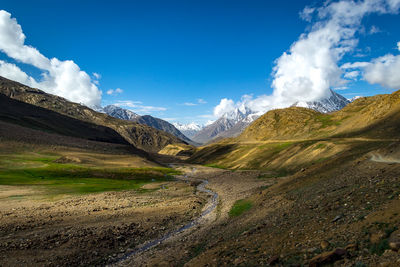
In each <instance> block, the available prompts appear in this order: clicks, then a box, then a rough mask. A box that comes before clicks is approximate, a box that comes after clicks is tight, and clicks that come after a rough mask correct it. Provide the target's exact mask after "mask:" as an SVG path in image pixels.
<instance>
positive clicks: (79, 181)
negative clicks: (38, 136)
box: [0, 153, 178, 195]
mask: <svg viewBox="0 0 400 267" xmlns="http://www.w3.org/2000/svg"><path fill="white" fill-rule="evenodd" d="M59 158H60V155H56V154H42V153H41V154H39V153H21V154H1V155H0V185H10V186H23V187H32V188H33V189H39V190H40V191H41V192H42V194H44V195H59V194H86V193H96V192H104V191H120V190H137V191H140V192H144V191H147V190H148V189H142V188H141V187H142V186H143V185H145V184H148V183H153V182H162V181H170V180H172V179H173V176H172V175H174V174H178V172H177V171H176V170H174V169H170V168H163V167H141V168H140V167H135V168H132V167H114V166H107V165H103V166H102V165H101V164H98V165H97V166H93V165H91V166H89V165H85V164H80V163H59V162H57V161H58V159H59Z"/></svg>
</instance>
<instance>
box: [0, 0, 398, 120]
mask: <svg viewBox="0 0 400 267" xmlns="http://www.w3.org/2000/svg"><path fill="white" fill-rule="evenodd" d="M318 5H319V1H255V0H253V1H252V0H250V1H232V0H229V1H215V0H214V1H204V0H203V1H194V0H193V1H151V0H149V1H89V0H86V1H15V0H13V1H7V0H6V1H4V0H3V1H2V2H1V5H0V9H3V10H5V11H7V12H9V13H10V14H11V17H12V18H16V20H17V21H18V24H19V25H21V27H22V31H23V33H24V34H25V36H26V39H25V44H26V45H29V46H33V47H35V48H37V49H38V50H39V51H40V53H41V54H43V55H44V56H46V57H47V58H53V57H56V58H58V59H59V60H60V61H65V60H73V61H74V63H76V64H77V65H78V66H79V68H80V69H81V70H82V71H85V72H86V73H87V74H88V75H90V76H91V77H92V78H93V73H98V74H100V75H101V78H99V79H97V80H98V82H97V83H96V84H97V87H98V89H99V90H101V91H102V92H103V93H102V96H101V103H102V105H107V104H114V103H120V104H122V103H125V107H128V108H130V109H132V110H133V111H135V112H137V113H139V114H151V115H154V116H157V117H160V118H165V119H168V120H170V121H179V122H182V123H189V122H192V121H195V122H198V123H205V122H206V121H207V120H210V119H215V116H214V115H213V109H214V107H215V106H217V105H218V104H219V103H220V101H221V99H223V98H228V99H232V100H233V101H234V102H236V101H240V99H241V97H242V96H243V95H246V94H250V95H253V96H254V97H255V98H256V97H257V96H259V95H264V94H265V95H270V94H271V93H272V91H273V89H272V88H271V82H272V81H273V79H274V77H272V76H271V73H272V70H273V67H274V66H275V65H276V63H275V60H276V59H278V58H279V57H280V56H281V55H282V53H283V52H285V51H288V49H289V48H290V47H291V45H292V44H293V43H294V42H296V41H297V40H298V38H299V36H300V35H301V34H302V33H307V32H310V31H311V26H312V25H313V23H314V22H313V21H312V22H307V21H305V20H303V19H301V18H300V16H299V13H300V12H301V11H302V10H303V9H304V8H305V7H306V6H318ZM398 22H399V16H398V15H394V14H384V15H377V14H372V15H368V16H365V17H364V18H363V19H362V23H361V26H360V28H359V30H358V31H357V33H356V34H355V36H356V38H357V40H358V45H357V46H356V47H355V48H353V51H351V52H349V53H346V55H344V56H343V57H342V58H341V59H340V60H339V63H338V64H339V65H341V64H342V63H345V62H355V61H363V62H366V61H371V60H372V59H373V58H377V57H381V56H384V55H386V54H388V53H391V54H394V55H395V56H396V55H397V54H398V50H397V47H396V43H397V42H398V41H400V29H399V27H398V25H399V23H398ZM360 29H361V30H360ZM373 29H375V30H373ZM0 59H2V60H5V61H7V62H10V63H13V64H18V66H19V67H20V68H21V69H22V70H23V71H24V72H26V73H27V74H28V75H29V76H32V77H34V78H36V79H40V73H41V71H40V70H38V69H37V68H36V67H32V66H30V65H29V64H24V63H21V62H20V60H18V59H14V58H12V57H10V56H7V55H6V53H1V56H0ZM341 87H342V88H343V87H346V88H347V89H346V90H340V91H338V92H339V93H341V94H343V95H345V96H346V97H349V98H350V97H352V96H354V95H373V94H377V93H388V92H391V91H392V90H390V89H385V88H383V87H382V86H381V85H379V84H370V83H368V82H366V81H363V79H361V78H357V79H356V80H352V81H349V82H348V84H346V85H343V86H341ZM117 88H120V89H121V90H122V92H116V89H117ZM395 89H396V88H395ZM111 90H112V91H111ZM107 91H108V92H109V93H111V92H112V94H107Z"/></svg>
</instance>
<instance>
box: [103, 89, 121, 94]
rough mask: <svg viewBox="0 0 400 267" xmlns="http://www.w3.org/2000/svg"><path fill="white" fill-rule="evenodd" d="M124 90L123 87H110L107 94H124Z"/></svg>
mask: <svg viewBox="0 0 400 267" xmlns="http://www.w3.org/2000/svg"><path fill="white" fill-rule="evenodd" d="M123 92H124V90H122V89H121V88H117V89H115V90H114V89H110V90H107V92H106V94H107V95H117V94H122V93H123Z"/></svg>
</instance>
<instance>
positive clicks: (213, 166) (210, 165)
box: [204, 163, 228, 170]
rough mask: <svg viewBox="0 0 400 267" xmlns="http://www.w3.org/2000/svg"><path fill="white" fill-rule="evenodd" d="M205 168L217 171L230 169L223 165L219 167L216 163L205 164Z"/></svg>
mask: <svg viewBox="0 0 400 267" xmlns="http://www.w3.org/2000/svg"><path fill="white" fill-rule="evenodd" d="M204 166H206V167H211V168H217V169H224V170H226V169H228V168H226V167H224V166H221V165H218V164H214V163H210V164H205V165H204Z"/></svg>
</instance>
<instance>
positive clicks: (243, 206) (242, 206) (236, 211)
mask: <svg viewBox="0 0 400 267" xmlns="http://www.w3.org/2000/svg"><path fill="white" fill-rule="evenodd" d="M251 207H253V202H251V201H250V200H246V199H240V200H237V201H236V202H235V204H233V206H232V208H231V210H230V211H229V216H231V217H236V216H240V215H241V214H242V213H243V212H245V211H248V210H249V209H251Z"/></svg>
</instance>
